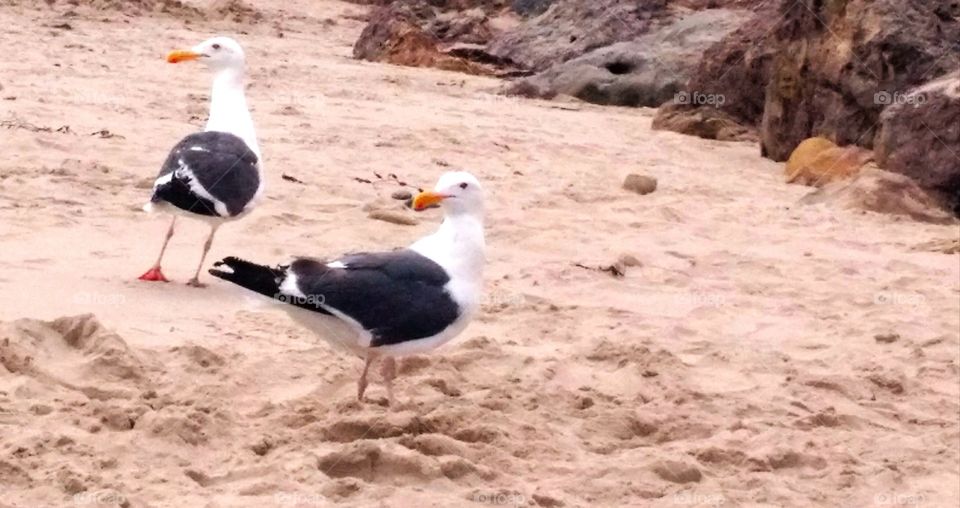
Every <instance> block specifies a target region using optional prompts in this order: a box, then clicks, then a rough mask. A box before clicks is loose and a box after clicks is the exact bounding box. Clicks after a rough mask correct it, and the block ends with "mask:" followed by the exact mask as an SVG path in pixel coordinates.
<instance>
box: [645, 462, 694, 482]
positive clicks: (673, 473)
mask: <svg viewBox="0 0 960 508" xmlns="http://www.w3.org/2000/svg"><path fill="white" fill-rule="evenodd" d="M652 469H653V472H654V473H656V474H657V476H659V477H660V478H662V479H664V480H666V481H668V482H673V483H695V482H699V481H700V479H701V478H703V473H701V472H700V470H699V469H697V467H696V466H694V465H692V464H687V463H684V462H679V461H675V460H662V461H659V462H657V463H656V464H654V465H653V467H652Z"/></svg>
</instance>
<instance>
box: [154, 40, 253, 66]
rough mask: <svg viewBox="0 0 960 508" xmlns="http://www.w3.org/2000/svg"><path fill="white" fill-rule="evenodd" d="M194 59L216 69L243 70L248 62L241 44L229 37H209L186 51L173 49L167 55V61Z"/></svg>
mask: <svg viewBox="0 0 960 508" xmlns="http://www.w3.org/2000/svg"><path fill="white" fill-rule="evenodd" d="M194 60H196V61H200V62H203V63H204V65H206V66H207V68H209V69H212V70H215V71H220V70H223V69H235V70H242V69H243V67H244V65H245V63H246V56H245V55H244V53H243V48H242V47H240V44H239V43H238V42H237V41H235V40H233V39H231V38H229V37H214V38H212V39H207V40H205V41H203V42H201V43H200V44H197V45H196V46H194V47H192V48H190V49H188V50H186V51H173V52H171V53H170V54H169V55H167V61H168V62H170V63H180V62H187V61H194Z"/></svg>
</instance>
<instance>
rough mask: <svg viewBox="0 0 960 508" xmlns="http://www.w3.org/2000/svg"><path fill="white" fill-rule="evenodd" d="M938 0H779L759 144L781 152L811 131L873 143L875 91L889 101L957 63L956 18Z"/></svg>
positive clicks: (959, 23) (880, 100)
mask: <svg viewBox="0 0 960 508" xmlns="http://www.w3.org/2000/svg"><path fill="white" fill-rule="evenodd" d="M943 4H944V2H943V0H916V1H912V2H902V1H900V0H845V1H831V2H824V1H822V0H799V1H794V0H785V1H783V2H782V3H781V4H780V9H779V15H778V17H777V19H779V21H778V23H777V25H776V29H775V30H774V31H773V34H774V36H775V39H776V40H775V46H776V50H777V52H776V56H775V58H774V60H773V62H772V75H771V77H770V79H769V81H768V82H767V87H766V95H765V102H764V110H763V120H762V123H761V129H760V138H761V153H763V154H764V155H765V156H767V157H769V158H771V159H773V160H777V161H782V160H785V159H787V157H788V156H789V155H790V153H791V152H793V150H794V148H796V147H797V145H799V144H800V142H801V141H803V140H804V139H807V138H809V137H811V136H814V135H822V136H825V137H827V138H830V139H832V140H834V141H835V142H836V143H837V144H839V145H860V146H864V147H866V148H873V141H874V137H875V135H876V132H877V128H878V126H879V120H880V113H881V112H882V111H883V108H884V107H885V105H886V104H885V100H884V97H886V96H889V97H890V98H891V100H892V99H893V98H894V97H896V96H899V95H898V94H903V93H905V92H906V91H907V90H909V89H910V88H912V87H914V86H917V85H920V84H923V83H925V82H927V81H929V80H930V79H932V78H933V77H935V76H940V75H943V74H945V73H946V72H948V70H952V69H953V68H955V67H956V65H957V56H958V55H960V51H958V48H957V46H956V43H955V42H956V41H957V40H960V20H958V18H957V17H956V16H955V15H952V14H950V13H949V12H946V11H944V10H943V7H944V6H943ZM884 94H886V96H885V95H884ZM949 116H950V115H949V114H947V115H943V116H941V117H939V118H938V120H939V119H946V118H948V117H949ZM932 128H933V129H935V130H939V129H942V128H945V127H944V126H942V125H933V126H932ZM931 147H932V145H930V144H927V145H924V146H923V147H921V148H919V149H920V150H925V149H929V148H931Z"/></svg>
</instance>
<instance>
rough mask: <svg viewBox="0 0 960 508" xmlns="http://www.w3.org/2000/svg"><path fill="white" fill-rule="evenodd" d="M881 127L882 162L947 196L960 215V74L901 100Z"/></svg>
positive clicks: (878, 153)
mask: <svg viewBox="0 0 960 508" xmlns="http://www.w3.org/2000/svg"><path fill="white" fill-rule="evenodd" d="M880 123H881V124H880V131H879V132H878V133H877V138H876V140H875V143H874V154H875V155H876V158H877V163H878V164H879V165H880V166H881V167H882V168H884V169H886V170H887V171H893V172H895V173H900V174H903V175H907V176H909V177H910V178H913V179H914V180H915V181H916V182H917V183H918V184H920V186H921V187H924V188H927V189H933V190H937V191H939V192H943V193H945V194H947V196H949V197H950V198H952V200H953V205H954V211H955V213H958V214H960V71H956V72H952V73H950V74H949V75H946V76H943V77H941V78H938V79H935V80H933V81H931V82H930V83H927V84H924V85H922V86H919V87H917V88H914V89H912V90H910V91H908V92H907V93H906V94H905V95H903V96H899V100H897V101H896V102H895V103H894V104H891V105H890V106H889V107H887V109H885V110H884V111H883V114H881V115H880Z"/></svg>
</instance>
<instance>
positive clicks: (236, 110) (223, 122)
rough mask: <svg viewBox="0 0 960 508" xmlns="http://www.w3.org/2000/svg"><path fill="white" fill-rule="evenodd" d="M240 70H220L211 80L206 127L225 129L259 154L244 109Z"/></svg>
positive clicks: (250, 121) (242, 75) (245, 105)
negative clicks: (208, 115)
mask: <svg viewBox="0 0 960 508" xmlns="http://www.w3.org/2000/svg"><path fill="white" fill-rule="evenodd" d="M243 83H244V74H243V70H238V69H223V70H221V71H220V72H218V73H217V75H216V77H215V78H214V79H213V90H212V91H211V92H210V118H209V119H208V120H207V127H206V130H208V131H217V132H227V133H230V134H233V135H235V136H237V137H238V138H240V139H242V140H243V142H244V143H246V144H247V146H248V147H250V150H252V151H253V153H255V154H256V155H257V158H259V157H260V146H259V145H258V144H257V134H256V131H255V130H254V128H253V118H252V117H251V116H250V110H249V109H248V108H247V98H246V96H245V94H244V90H243Z"/></svg>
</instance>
